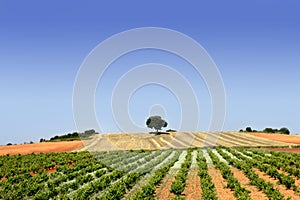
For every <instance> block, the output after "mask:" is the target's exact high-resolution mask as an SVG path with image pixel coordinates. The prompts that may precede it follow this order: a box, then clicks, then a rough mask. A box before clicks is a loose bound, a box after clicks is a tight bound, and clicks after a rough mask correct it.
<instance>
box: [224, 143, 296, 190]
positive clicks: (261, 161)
mask: <svg viewBox="0 0 300 200" xmlns="http://www.w3.org/2000/svg"><path fill="white" fill-rule="evenodd" d="M227 150H228V151H231V152H232V153H233V154H235V155H237V156H238V155H240V154H238V153H236V152H235V151H233V150H230V149H229V148H227ZM252 158H253V159H249V158H246V157H244V156H241V159H243V160H247V162H248V163H249V165H251V166H253V167H257V168H258V169H259V170H260V171H262V172H264V173H266V174H267V175H269V176H270V177H272V178H275V179H278V181H279V183H280V184H282V185H285V187H286V189H290V188H292V189H293V190H294V191H297V190H298V188H297V186H296V185H295V180H294V179H293V178H292V177H290V176H287V175H285V174H283V173H280V172H279V171H278V169H280V167H279V168H277V167H276V164H275V162H278V160H277V161H276V159H274V158H263V157H260V156H259V157H257V156H255V154H252ZM270 164H271V165H270Z"/></svg>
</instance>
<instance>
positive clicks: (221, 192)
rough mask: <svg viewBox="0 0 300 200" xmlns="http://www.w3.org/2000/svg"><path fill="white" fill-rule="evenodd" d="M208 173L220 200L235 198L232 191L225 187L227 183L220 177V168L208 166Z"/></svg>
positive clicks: (232, 199)
mask: <svg viewBox="0 0 300 200" xmlns="http://www.w3.org/2000/svg"><path fill="white" fill-rule="evenodd" d="M208 174H209V175H210V176H211V178H212V182H213V183H214V184H215V188H216V193H217V197H218V199H222V200H234V199H236V198H235V197H234V195H233V191H231V190H230V189H229V188H226V185H227V183H226V181H225V180H224V178H223V177H222V174H221V172H220V170H218V169H215V168H209V169H208Z"/></svg>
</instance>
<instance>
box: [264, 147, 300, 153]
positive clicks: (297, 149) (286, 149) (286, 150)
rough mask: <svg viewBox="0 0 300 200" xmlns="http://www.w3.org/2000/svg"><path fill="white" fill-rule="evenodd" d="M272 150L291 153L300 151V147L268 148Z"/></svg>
mask: <svg viewBox="0 0 300 200" xmlns="http://www.w3.org/2000/svg"><path fill="white" fill-rule="evenodd" d="M268 150H272V151H281V152H291V153H300V148H268Z"/></svg>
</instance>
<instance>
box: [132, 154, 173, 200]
mask: <svg viewBox="0 0 300 200" xmlns="http://www.w3.org/2000/svg"><path fill="white" fill-rule="evenodd" d="M178 158H179V152H176V154H175V155H174V156H173V157H172V158H171V159H170V160H168V162H167V163H165V164H163V165H162V166H160V167H159V168H158V169H157V170H155V171H154V172H153V173H152V175H151V178H150V179H149V180H148V181H147V183H146V184H145V185H143V186H142V188H141V190H140V191H138V192H137V193H135V194H134V196H133V197H132V198H131V199H133V200H139V199H151V198H153V196H154V192H155V188H156V186H157V185H158V184H159V183H160V182H161V180H162V179H163V178H164V177H165V175H166V174H167V173H168V171H169V170H170V168H171V167H172V166H173V165H174V163H175V162H177V161H178Z"/></svg>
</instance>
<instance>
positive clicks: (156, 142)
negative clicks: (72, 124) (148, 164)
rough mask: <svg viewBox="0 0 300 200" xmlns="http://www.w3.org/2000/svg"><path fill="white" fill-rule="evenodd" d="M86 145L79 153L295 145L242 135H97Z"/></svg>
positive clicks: (86, 142)
mask: <svg viewBox="0 0 300 200" xmlns="http://www.w3.org/2000/svg"><path fill="white" fill-rule="evenodd" d="M289 141H291V140H289ZM84 144H85V145H84V147H82V148H81V149H79V150H80V151H84V150H89V151H103V150H139V149H148V150H157V149H169V148H174V149H178V148H189V147H212V146H228V147H234V146H253V147H254V146H290V145H294V144H293V143H288V142H283V141H278V140H272V138H270V139H269V138H261V137H257V136H255V135H251V134H247V133H239V132H221V133H212V132H208V133H206V132H172V133H162V134H158V135H155V134H149V133H115V134H97V135H95V136H94V137H93V139H91V140H89V141H84Z"/></svg>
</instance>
